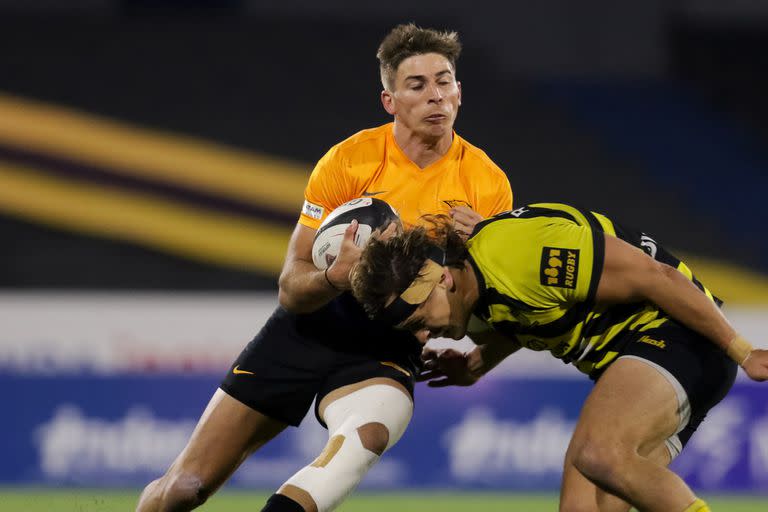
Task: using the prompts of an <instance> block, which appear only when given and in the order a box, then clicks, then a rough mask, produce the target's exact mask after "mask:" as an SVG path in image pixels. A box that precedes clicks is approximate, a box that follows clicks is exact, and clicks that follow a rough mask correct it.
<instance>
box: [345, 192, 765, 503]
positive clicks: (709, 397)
mask: <svg viewBox="0 0 768 512" xmlns="http://www.w3.org/2000/svg"><path fill="white" fill-rule="evenodd" d="M433 219H434V229H433V231H432V232H429V231H428V230H427V229H425V228H415V229H413V230H408V231H406V232H404V233H403V234H400V235H397V236H395V237H393V238H390V239H388V240H386V241H382V240H379V241H372V242H370V244H369V245H368V246H367V248H366V249H365V251H364V253H363V257H362V259H361V261H360V264H359V265H358V266H357V267H356V268H355V270H354V272H353V279H352V286H353V292H354V294H355V296H356V298H357V299H358V300H359V301H360V302H361V303H362V304H363V306H364V307H365V309H366V311H367V312H368V313H369V314H370V315H371V316H373V317H376V318H378V319H380V320H383V321H386V322H389V323H391V324H393V325H396V326H398V327H400V328H402V329H406V330H410V331H412V332H413V333H414V334H415V335H416V336H417V338H419V339H420V341H422V342H426V340H427V339H428V338H430V337H450V338H454V339H459V338H462V337H463V336H464V335H465V334H466V333H467V330H468V329H469V325H470V319H471V318H472V316H473V314H474V316H476V317H479V319H480V320H482V321H483V322H482V323H481V325H485V326H486V327H487V328H490V330H489V331H488V332H487V335H486V337H485V339H486V340H487V341H488V343H486V344H485V345H481V346H478V347H477V348H476V349H474V350H473V351H471V352H469V353H467V354H460V353H458V352H456V351H455V350H450V349H449V350H445V351H440V352H435V351H430V352H427V357H428V359H429V360H428V367H429V368H431V372H429V373H427V374H425V378H426V379H430V380H431V382H430V384H431V385H436V386H442V385H451V384H457V385H469V384H472V383H473V382H474V381H476V380H477V379H478V378H479V377H480V376H481V375H483V374H484V373H486V372H487V371H488V370H490V369H491V368H492V367H493V366H495V365H496V364H497V363H498V362H499V361H501V360H502V359H503V358H505V357H506V356H508V355H509V354H511V353H513V352H515V351H516V350H517V349H519V348H521V347H526V348H529V349H533V350H549V351H550V352H552V354H553V355H555V356H556V357H559V358H562V359H563V360H564V361H566V362H572V363H574V364H575V365H576V366H577V367H578V368H579V370H581V371H582V372H584V373H587V374H589V375H590V377H592V378H593V379H595V380H597V384H596V385H595V388H594V389H593V391H592V392H591V393H590V396H589V397H588V399H587V401H586V403H585V405H584V409H583V411H582V414H581V417H580V418H579V422H578V424H577V427H576V431H575V432H574V437H573V439H572V441H571V444H570V446H569V449H568V453H567V454H566V461H565V471H564V477H563V488H562V494H561V510H573V509H574V508H573V507H577V508H578V510H596V511H597V510H599V511H600V512H605V511H627V510H629V508H630V506H631V505H633V506H635V507H637V508H638V509H640V510H648V511H659V512H661V511H664V512H670V511H671V512H679V511H686V512H687V511H697V510H698V511H706V510H709V509H708V508H707V507H706V504H704V503H703V502H702V501H701V500H698V499H697V498H696V496H695V495H694V494H693V492H692V491H691V490H690V489H689V488H688V487H687V485H686V484H685V482H683V480H682V479H680V478H679V477H678V476H676V475H675V474H674V473H672V472H670V471H669V470H668V469H666V466H667V465H668V464H669V462H670V461H671V460H672V459H673V458H674V457H675V456H676V455H677V454H678V453H679V452H680V450H681V449H682V448H683V446H684V445H685V443H686V442H687V440H688V439H689V438H690V436H691V434H692V433H693V432H694V431H695V430H696V427H697V426H698V425H699V424H700V423H701V421H702V420H703V419H704V416H705V415H706V413H707V411H708V410H709V409H711V408H712V407H713V406H714V405H716V404H717V403H718V402H719V401H720V400H721V399H722V398H723V396H725V394H726V393H727V392H728V390H729V389H730V387H731V386H732V384H733V381H734V378H735V373H736V363H738V364H740V365H741V366H742V367H743V368H744V370H745V371H746V373H747V374H748V375H749V376H750V377H751V378H753V379H754V380H765V379H766V378H768V351H765V350H759V349H753V348H752V347H751V345H750V344H749V343H748V342H746V340H744V338H742V337H740V336H738V335H737V333H736V331H735V330H734V329H733V327H732V326H731V325H730V323H729V322H728V321H727V320H726V319H725V317H724V316H723V315H722V314H721V312H720V310H719V308H718V305H719V302H720V301H719V300H717V299H716V298H715V297H713V295H712V294H711V293H710V292H709V290H707V289H706V288H705V287H704V286H702V284H701V283H699V281H698V280H697V279H696V278H695V277H694V276H693V274H692V272H691V270H690V269H689V268H688V267H687V266H686V265H685V264H684V263H682V262H681V261H680V260H679V259H677V258H675V257H674V256H673V255H671V254H670V253H669V252H668V251H666V250H665V249H664V248H663V247H661V246H660V245H659V244H657V243H656V241H655V240H654V239H653V238H652V237H650V236H648V235H646V234H644V233H641V232H636V231H631V230H627V229H624V228H622V227H621V226H618V225H616V224H615V223H614V222H612V221H611V220H610V219H609V218H608V217H606V216H604V215H601V214H598V213H594V212H590V211H587V210H581V209H578V208H574V207H572V206H568V205H564V204H555V203H542V204H534V205H529V206H525V207H522V208H518V209H517V210H514V211H510V212H506V213H503V214H500V215H497V216H495V217H493V218H491V219H488V220H486V221H483V222H481V223H479V224H478V225H477V226H476V227H475V230H474V232H473V235H472V236H471V237H470V238H469V240H468V241H466V242H464V241H463V240H462V239H461V237H460V236H459V235H458V234H457V233H455V232H454V231H452V229H451V228H450V225H449V224H448V223H446V222H443V221H442V219H441V218H439V217H435V218H433ZM473 339H480V336H478V335H477V333H475V334H473ZM728 356H730V358H729V357H728ZM438 378H439V379H440V380H435V379H438ZM734 434H735V435H738V433H734ZM605 491H608V492H605Z"/></svg>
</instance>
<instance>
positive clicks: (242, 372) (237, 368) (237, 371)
mask: <svg viewBox="0 0 768 512" xmlns="http://www.w3.org/2000/svg"><path fill="white" fill-rule="evenodd" d="M232 373H234V374H235V375H255V374H254V373H253V372H249V371H247V370H241V369H240V365H237V366H235V367H234V368H233V369H232Z"/></svg>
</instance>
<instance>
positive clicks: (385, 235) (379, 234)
mask: <svg viewBox="0 0 768 512" xmlns="http://www.w3.org/2000/svg"><path fill="white" fill-rule="evenodd" d="M399 231H400V228H399V226H398V224H397V222H390V223H389V226H387V229H385V230H384V231H380V230H378V229H377V230H376V231H374V232H373V233H371V238H375V239H376V240H381V241H382V242H386V241H387V240H389V239H390V238H392V237H393V236H395V235H396V234H397V233H398V232H399Z"/></svg>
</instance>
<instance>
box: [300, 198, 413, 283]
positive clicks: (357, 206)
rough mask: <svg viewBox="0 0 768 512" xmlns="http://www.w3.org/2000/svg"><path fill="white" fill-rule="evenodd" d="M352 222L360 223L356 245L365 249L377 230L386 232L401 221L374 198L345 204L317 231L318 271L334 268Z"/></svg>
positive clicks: (315, 255) (314, 250) (315, 254)
mask: <svg viewBox="0 0 768 512" xmlns="http://www.w3.org/2000/svg"><path fill="white" fill-rule="evenodd" d="M353 219H354V220H357V222H358V226H357V235H356V236H355V244H356V245H358V246H362V245H363V244H364V243H365V242H366V241H367V240H368V238H369V237H370V236H371V233H373V232H374V231H375V230H376V229H378V228H382V229H385V228H386V227H387V226H388V225H389V223H390V222H399V219H400V218H399V216H398V214H397V211H395V209H394V208H392V207H391V206H390V205H389V204H388V203H387V202H386V201H382V200H381V199H376V198H375V197H359V198H357V199H353V200H351V201H347V202H346V203H344V204H342V205H341V206H339V207H338V208H336V209H335V210H333V211H332V212H331V213H330V214H328V217H326V218H325V220H324V221H323V223H322V224H320V227H319V228H317V233H316V234H315V241H314V243H313V244H312V261H313V262H314V263H315V266H316V267H317V268H319V269H320V270H324V269H326V268H328V267H330V266H331V264H332V263H333V261H334V260H335V259H336V256H338V254H339V248H340V247H341V241H342V240H343V239H344V231H345V230H346V229H347V226H349V224H350V223H351V222H352V220H353Z"/></svg>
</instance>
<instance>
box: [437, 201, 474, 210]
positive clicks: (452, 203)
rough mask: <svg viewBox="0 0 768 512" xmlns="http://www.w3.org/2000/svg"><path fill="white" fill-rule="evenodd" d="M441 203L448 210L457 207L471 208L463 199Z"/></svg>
mask: <svg viewBox="0 0 768 512" xmlns="http://www.w3.org/2000/svg"><path fill="white" fill-rule="evenodd" d="M443 202H444V203H445V204H447V205H448V207H449V208H456V207H457V206H466V207H467V208H472V205H471V204H469V203H468V202H466V201H464V200H463V199H443Z"/></svg>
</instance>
